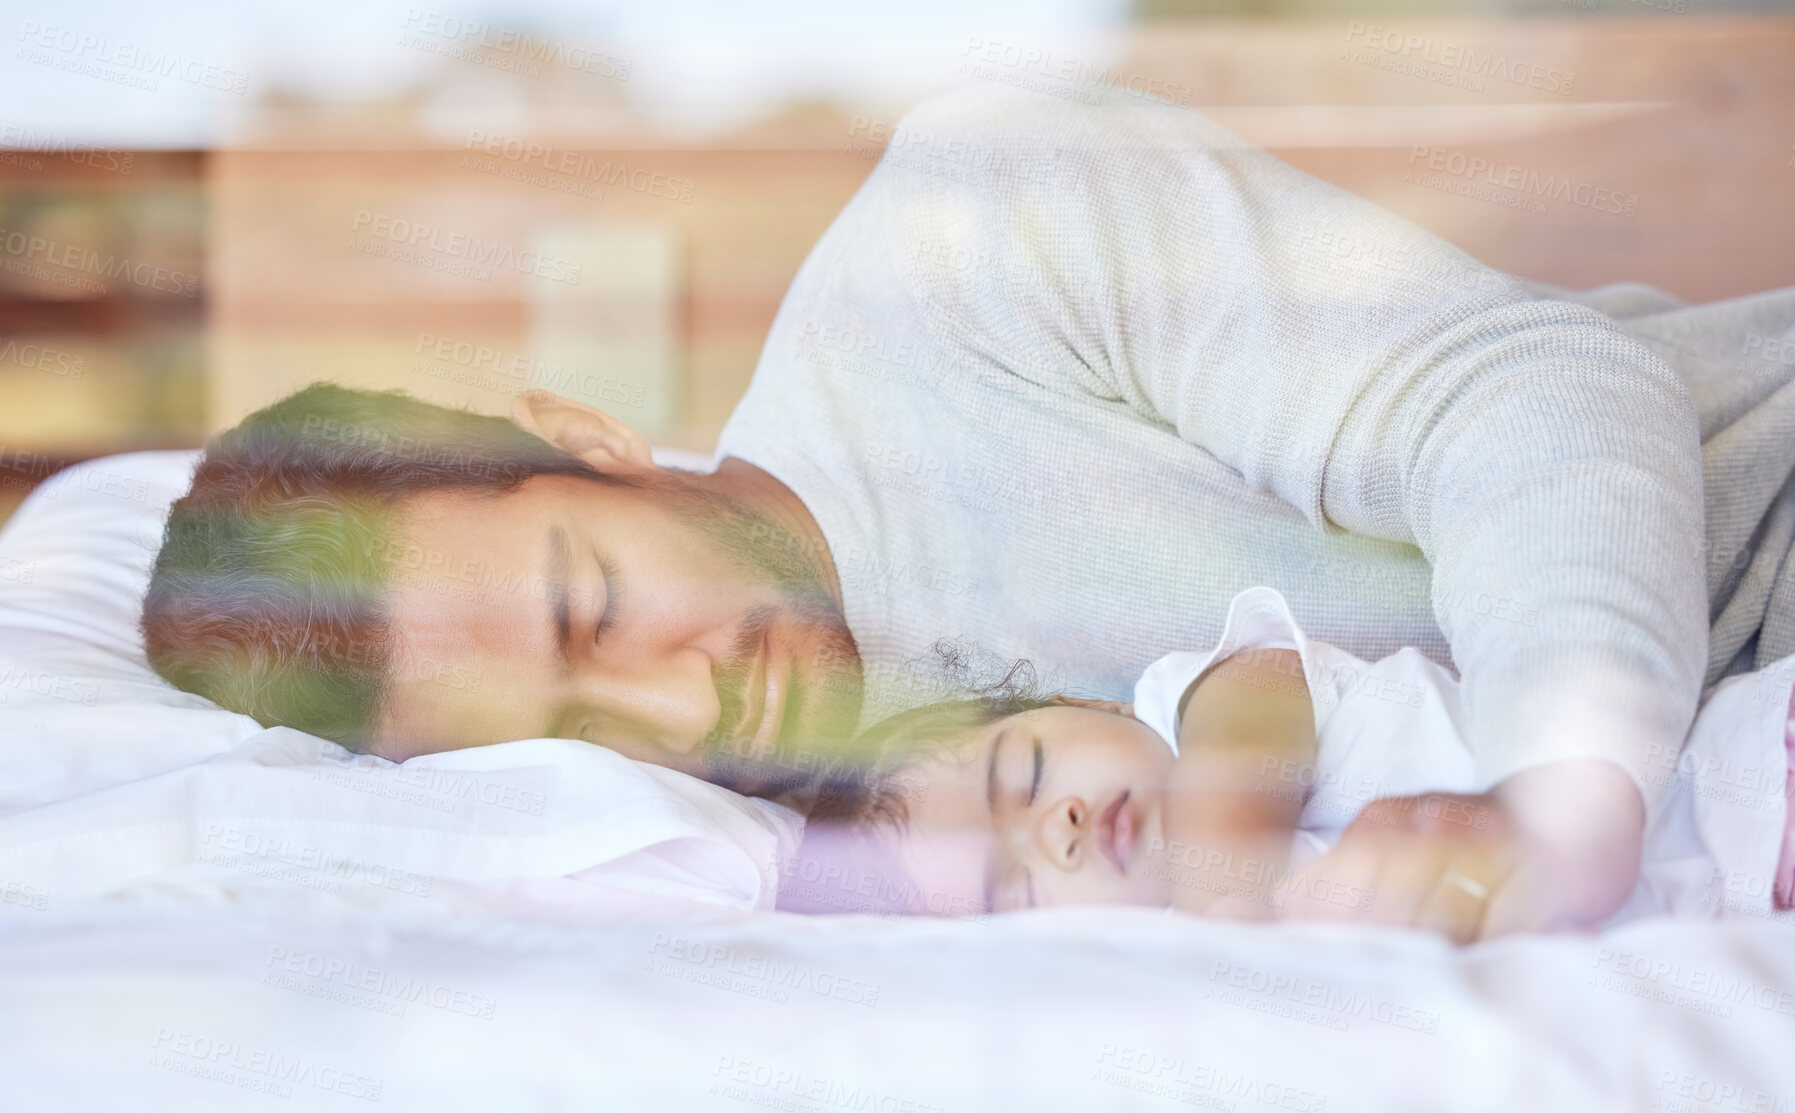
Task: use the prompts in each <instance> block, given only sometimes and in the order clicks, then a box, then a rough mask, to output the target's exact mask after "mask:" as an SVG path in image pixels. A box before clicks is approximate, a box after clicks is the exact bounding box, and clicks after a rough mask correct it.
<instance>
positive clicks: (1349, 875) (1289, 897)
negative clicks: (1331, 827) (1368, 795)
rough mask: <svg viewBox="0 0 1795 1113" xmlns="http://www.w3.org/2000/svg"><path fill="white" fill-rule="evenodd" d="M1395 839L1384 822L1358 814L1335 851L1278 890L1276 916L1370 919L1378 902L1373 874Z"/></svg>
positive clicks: (1310, 865)
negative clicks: (1372, 820) (1359, 816)
mask: <svg viewBox="0 0 1795 1113" xmlns="http://www.w3.org/2000/svg"><path fill="white" fill-rule="evenodd" d="M1380 803H1381V801H1380ZM1373 806H1375V805H1373ZM1367 811H1369V809H1367ZM1394 835H1395V828H1393V827H1391V826H1390V825H1388V824H1387V823H1383V822H1367V821H1366V820H1365V818H1364V817H1363V816H1361V818H1359V819H1357V820H1354V821H1353V823H1352V824H1351V825H1350V826H1348V827H1347V829H1346V831H1345V832H1344V833H1343V834H1342V835H1341V836H1340V841H1339V842H1338V843H1337V844H1335V846H1334V849H1332V850H1330V851H1328V852H1327V853H1326V854H1323V855H1322V856H1321V857H1319V858H1317V859H1315V861H1313V862H1310V863H1309V864H1308V866H1306V867H1304V868H1303V869H1302V870H1301V871H1299V872H1297V873H1295V874H1293V875H1291V877H1290V878H1289V879H1287V880H1286V881H1285V882H1284V884H1283V885H1281V886H1279V887H1278V892H1277V897H1278V901H1279V912H1278V918H1279V919H1283V920H1329V921H1335V922H1340V921H1361V920H1366V919H1375V917H1376V909H1377V902H1378V900H1379V899H1380V894H1379V893H1378V892H1377V879H1378V874H1380V873H1381V872H1382V871H1383V865H1384V859H1385V857H1386V855H1387V854H1388V853H1389V852H1390V846H1389V844H1391V843H1392V842H1393V841H1395V839H1394Z"/></svg>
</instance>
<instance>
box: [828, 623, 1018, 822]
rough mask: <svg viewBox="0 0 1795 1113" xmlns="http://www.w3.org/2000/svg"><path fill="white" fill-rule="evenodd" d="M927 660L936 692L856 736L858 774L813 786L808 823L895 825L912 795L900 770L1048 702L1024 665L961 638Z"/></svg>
mask: <svg viewBox="0 0 1795 1113" xmlns="http://www.w3.org/2000/svg"><path fill="white" fill-rule="evenodd" d="M934 655H935V662H934V664H935V668H936V670H937V672H938V674H939V676H940V682H939V689H940V692H941V694H940V695H939V696H938V698H936V699H934V700H932V701H930V702H928V703H925V704H922V705H921V706H919V707H912V708H910V709H909V710H906V711H900V712H898V713H897V714H895V715H891V716H888V717H886V718H884V719H881V720H880V721H879V722H877V723H874V724H873V725H872V726H870V727H868V728H866V729H865V730H864V731H861V732H860V734H859V735H858V736H857V737H856V738H855V739H854V743H853V745H852V747H851V749H852V751H853V753H855V754H856V755H859V757H860V758H861V759H862V760H863V761H865V762H866V765H865V767H864V769H863V770H861V771H859V772H858V775H855V776H848V777H836V778H832V779H829V780H827V781H825V782H823V783H821V784H819V785H818V789H817V792H816V794H815V797H814V801H813V803H812V805H811V807H810V808H809V809H808V818H809V820H810V821H811V822H813V823H834V824H841V825H853V826H865V825H869V824H890V825H895V826H899V827H901V826H902V825H903V823H904V822H905V820H906V818H907V811H908V809H907V808H906V807H905V800H906V799H907V798H908V797H909V796H910V795H911V793H912V792H913V791H915V787H914V786H912V785H911V784H910V783H909V778H908V777H907V776H906V773H907V772H908V770H910V769H911V768H913V767H914V766H915V765H916V764H917V763H918V762H920V761H922V760H924V759H926V758H928V757H929V756H931V755H933V754H938V753H941V752H942V751H944V750H948V749H951V748H952V747H954V746H955V745H958V744H959V743H960V742H962V741H964V740H965V739H966V738H967V737H968V736H969V735H971V734H972V733H973V732H975V731H977V730H978V729H979V728H981V727H984V726H987V725H989V724H991V723H994V722H996V721H997V720H999V719H1002V718H1006V717H1008V716H1010V715H1015V714H1019V713H1021V712H1023V711H1033V710H1035V709H1036V708H1041V707H1047V706H1049V705H1051V704H1052V703H1053V702H1054V698H1053V697H1052V696H1049V695H1044V694H1043V693H1042V685H1041V683H1040V681H1039V678H1038V677H1037V675H1036V672H1035V667H1034V665H1033V663H1031V662H1029V661H1025V660H1017V661H1007V662H993V661H990V660H987V659H985V658H983V657H981V656H980V655H979V654H978V653H977V652H976V651H975V650H973V649H971V648H969V647H968V646H967V644H966V643H965V642H964V641H963V640H942V641H939V642H936V643H935V646H934Z"/></svg>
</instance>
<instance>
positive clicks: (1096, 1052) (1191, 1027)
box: [0, 909, 1795, 1113]
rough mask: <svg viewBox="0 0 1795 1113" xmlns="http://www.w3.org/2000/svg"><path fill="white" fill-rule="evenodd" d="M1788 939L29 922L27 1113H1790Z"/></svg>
mask: <svg viewBox="0 0 1795 1113" xmlns="http://www.w3.org/2000/svg"><path fill="white" fill-rule="evenodd" d="M1792 985H1795V946H1791V937H1790V934H1789V931H1788V929H1787V928H1783V927H1779V926H1777V925H1772V924H1754V923H1744V922H1735V923H1727V924H1713V923H1696V922H1689V921H1669V920H1656V921H1646V922H1641V923H1637V924H1634V925H1632V926H1630V927H1628V928H1626V929H1623V930H1619V931H1615V932H1612V933H1610V934H1609V935H1607V936H1605V937H1601V938H1590V937H1558V938H1546V937H1540V938H1530V939H1514V940H1509V941H1506V942H1500V943H1495V944H1488V945H1483V946H1479V947H1475V948H1472V949H1469V950H1466V951H1463V952H1456V953H1455V952H1453V951H1452V950H1450V949H1449V948H1447V947H1445V946H1443V945H1442V944H1441V943H1440V942H1438V941H1437V940H1435V939H1431V938H1427V937H1423V936H1419V935H1410V934H1398V933H1389V932H1353V931H1341V930H1332V931H1330V930H1322V929H1317V928H1309V929H1266V928H1263V927H1247V926H1237V925H1226V924H1217V923H1205V922H1201V921H1195V920H1190V919H1186V918H1183V917H1174V916H1168V915H1163V914H1156V913H1151V912H1146V911H1141V910H1125V909H1110V910H1090V911H1085V912H1073V911H1067V910H1060V911H1056V912H1051V913H1029V914H1021V915H1015V916H1007V917H999V918H996V919H994V920H991V921H988V922H983V923H979V922H954V921H930V920H907V921H880V920H875V919H871V918H860V919H848V918H820V919H811V918H798V917H791V916H788V915H784V914H770V913H763V914H758V915H755V916H753V917H750V918H747V919H745V920H740V921H736V922H730V923H721V924H719V923H711V924H709V925H704V924H693V923H691V922H679V923H657V924H647V923H639V924H619V925H609V926H585V927H581V928H545V927H542V926H527V927H520V926H512V925H503V924H499V923H495V922H492V921H485V922H482V923H479V924H469V923H465V922H445V921H441V920H437V921H423V920H417V919H404V920H402V919H396V918H394V917H393V916H390V915H389V916H386V917H382V918H370V917H362V916H354V917H341V916H333V917H320V916H316V915H309V914H307V915H292V914H288V915H282V916H269V915H266V914H259V913H245V912H237V913H229V912H227V911H225V910H214V911H213V912H211V913H208V914H206V915H203V916H196V915H193V914H191V913H173V912H149V911H137V912H130V913H123V914H113V915H109V916H106V917H104V918H100V919H91V920H79V919H77V920H69V919H63V918H58V917H56V916H55V915H54V914H53V913H47V914H45V915H42V916H40V917H37V918H35V919H27V918H19V917H14V918H11V919H9V920H7V921H6V922H4V924H0V1079H3V1080H4V1082H3V1085H4V1093H5V1105H6V1107H7V1108H11V1109H19V1110H56V1111H65V1110H88V1109H93V1110H102V1109H119V1108H130V1109H132V1110H139V1111H146V1113H147V1111H155V1110H171V1111H179V1113H202V1111H205V1110H254V1109H264V1108H266V1109H331V1110H342V1109H358V1108H381V1109H389V1110H437V1111H447V1110H464V1109H465V1110H482V1111H495V1110H503V1111H506V1113H510V1111H514V1110H568V1111H581V1113H585V1111H598V1110H603V1111H610V1110H619V1111H630V1113H642V1111H650V1110H670V1111H680V1113H684V1111H699V1110H722V1111H738V1113H739V1111H741V1110H744V1109H749V1108H770V1109H784V1110H796V1111H805V1113H831V1111H837V1110H873V1111H880V1113H932V1111H956V1113H958V1111H978V1113H983V1111H1000V1110H1034V1111H1047V1110H1061V1109H1064V1110H1078V1111H1081V1113H1082V1111H1088V1110H1111V1109H1114V1110H1170V1109H1178V1108H1193V1107H1194V1108H1203V1109H1236V1110H1267V1109H1285V1110H1312V1111H1313V1110H1326V1111H1328V1113H1340V1111H1344V1110H1376V1111H1380V1113H1389V1111H1398V1110H1417V1111H1422V1110H1425V1111H1429V1113H1433V1111H1444V1110H1528V1111H1533V1110H1574V1111H1578V1113H1592V1111H1600V1110H1644V1109H1658V1110H1666V1111H1678V1110H1684V1111H1698V1113H1741V1111H1759V1113H1772V1111H1779V1113H1780V1111H1786V1110H1788V1109H1790V1108H1792V1107H1795V1062H1792V1060H1795V1054H1792V1052H1795V993H1792V992H1791V990H1790V989H1789V987H1790V986H1792Z"/></svg>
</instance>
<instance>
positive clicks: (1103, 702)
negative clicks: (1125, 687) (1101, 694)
mask: <svg viewBox="0 0 1795 1113" xmlns="http://www.w3.org/2000/svg"><path fill="white" fill-rule="evenodd" d="M1047 702H1048V703H1051V704H1053V705H1054V706H1055V707H1082V708H1084V709H1085V710H1086V711H1107V712H1109V713H1110V714H1111V715H1125V716H1127V717H1128V718H1130V719H1132V718H1134V705H1133V704H1131V703H1123V702H1122V701H1121V700H1115V699H1079V698H1078V697H1077V696H1048V697H1047Z"/></svg>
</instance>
